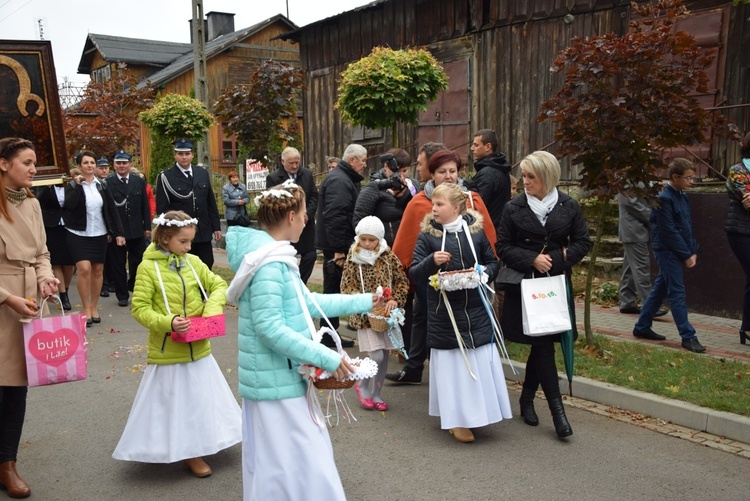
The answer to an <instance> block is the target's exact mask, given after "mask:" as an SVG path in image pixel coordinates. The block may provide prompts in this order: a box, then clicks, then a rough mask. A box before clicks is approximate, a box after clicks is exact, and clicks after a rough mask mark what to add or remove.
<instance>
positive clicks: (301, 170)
mask: <svg viewBox="0 0 750 501" xmlns="http://www.w3.org/2000/svg"><path fill="white" fill-rule="evenodd" d="M301 164H302V162H301V157H300V154H299V151H298V150H297V149H296V148H292V147H291V146H290V147H287V148H284V151H282V152H281V167H279V168H278V169H276V170H275V171H273V172H272V173H270V174H269V175H268V176H267V177H266V189H270V188H273V187H274V186H276V185H279V184H281V183H283V182H284V181H286V180H287V179H291V180H292V181H294V182H295V184H297V185H298V186H300V187H302V189H303V190H304V192H305V202H306V204H307V224H306V225H305V229H304V230H302V235H301V236H300V237H299V241H298V242H297V243H296V244H292V245H294V248H295V249H296V250H297V253H298V254H299V255H300V261H299V275H300V278H302V281H303V282H304V283H307V280H308V279H309V278H310V275H312V272H313V268H314V267H315V259H316V257H317V252H316V251H315V213H316V212H317V210H318V188H317V187H316V186H315V179H314V178H313V173H312V171H311V170H310V169H307V168H305V167H302V166H301Z"/></svg>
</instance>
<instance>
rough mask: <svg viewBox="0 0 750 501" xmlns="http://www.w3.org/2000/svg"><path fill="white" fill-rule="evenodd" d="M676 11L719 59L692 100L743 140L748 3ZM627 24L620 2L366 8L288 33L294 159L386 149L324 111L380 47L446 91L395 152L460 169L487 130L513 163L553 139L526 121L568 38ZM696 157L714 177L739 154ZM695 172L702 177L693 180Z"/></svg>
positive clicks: (747, 125) (394, 3) (725, 147)
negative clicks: (423, 70) (301, 84)
mask: <svg viewBox="0 0 750 501" xmlns="http://www.w3.org/2000/svg"><path fill="white" fill-rule="evenodd" d="M685 4H686V6H687V7H688V8H689V9H690V11H691V16H690V17H689V18H687V19H683V20H680V21H679V26H678V27H679V29H682V30H684V31H687V32H689V33H691V34H693V35H694V36H696V38H697V40H698V41H699V43H700V44H701V45H702V46H704V47H706V48H710V47H714V48H717V49H718V54H717V57H716V61H715V64H714V65H713V67H712V68H711V70H710V73H711V74H710V78H711V85H712V91H711V92H710V94H708V95H706V96H701V101H702V103H703V104H704V106H706V107H714V106H726V107H727V108H726V109H725V110H724V113H725V114H726V116H728V117H729V118H730V119H732V120H734V122H736V123H737V125H738V127H739V128H740V129H741V130H743V131H746V130H748V129H750V114H749V113H748V111H750V110H749V109H748V107H747V106H748V103H750V85H748V82H749V81H750V78H748V77H749V76H750V53H749V52H748V50H747V48H748V47H750V22H748V21H747V19H748V18H749V17H750V5H745V6H732V2H731V1H728V0H725V1H717V0H696V1H687V2H685ZM630 17H631V8H630V1H629V0H607V1H604V0H529V1H523V2H517V1H510V0H376V1H374V2H372V3H370V4H368V5H365V6H363V7H360V8H358V9H355V10H352V11H349V12H345V13H342V14H340V15H337V16H335V17H330V18H328V19H324V20H321V21H318V22H316V23H312V24H310V25H307V26H304V27H302V28H299V29H297V30H295V31H293V32H290V33H288V34H286V35H284V38H285V39H287V40H292V41H294V42H295V43H297V44H299V51H300V61H301V66H302V69H303V70H305V72H306V86H305V92H304V98H303V111H304V117H305V123H306V126H305V161H306V162H307V163H312V164H315V165H316V166H323V165H325V164H324V159H325V157H326V156H327V155H335V156H340V155H341V153H342V152H343V149H344V148H345V147H346V145H347V144H349V143H351V142H357V143H360V144H362V145H365V146H366V147H367V148H368V151H369V152H370V153H371V155H373V156H374V155H376V154H378V153H380V152H382V151H383V150H384V149H387V148H389V147H390V146H391V145H392V144H393V139H392V138H391V137H390V136H391V131H390V130H364V129H362V128H361V127H360V128H353V127H351V126H348V125H347V124H345V123H342V121H341V118H340V115H339V113H338V112H337V111H336V110H335V109H334V103H335V101H336V98H337V87H338V81H339V76H340V74H341V72H342V71H344V70H345V69H346V67H347V65H348V64H349V63H350V62H352V61H356V60H358V59H359V58H361V57H363V56H366V55H368V54H369V53H370V51H371V49H372V48H373V47H375V46H389V47H391V48H401V47H423V48H426V49H428V50H429V51H430V52H431V53H432V54H433V55H434V56H435V57H436V58H437V59H438V60H439V61H441V62H442V63H443V65H444V68H445V71H446V73H447V74H448V76H449V86H450V87H449V89H448V90H447V91H445V92H443V93H442V95H441V96H439V98H438V99H437V100H436V102H434V103H432V104H431V105H430V107H429V109H428V110H427V111H426V112H424V113H421V114H420V116H419V126H411V125H406V126H399V128H398V129H397V134H398V144H399V145H402V146H405V147H406V148H407V150H408V151H409V152H410V153H411V154H412V157H415V156H416V155H415V153H416V151H417V150H418V145H420V144H422V143H424V142H426V141H442V142H444V143H445V144H447V145H448V146H449V147H451V148H455V149H456V150H457V151H458V152H459V153H460V154H461V156H462V157H463V158H464V159H467V157H468V146H469V144H470V142H471V140H472V137H471V134H472V132H473V131H475V130H478V129H483V128H492V129H495V130H496V131H497V133H498V136H499V138H500V150H501V151H504V152H505V153H506V155H507V156H508V157H509V159H510V160H511V161H512V162H513V163H515V162H517V161H519V160H520V159H521V158H523V156H525V155H526V154H528V153H529V152H531V151H533V150H536V149H540V148H542V147H543V146H545V145H547V144H548V143H550V142H551V141H552V130H551V126H550V125H549V124H548V123H541V124H539V123H537V121H536V118H537V116H538V113H539V111H538V110H539V105H540V104H541V103H542V102H543V101H545V100H546V99H549V98H550V97H552V96H553V95H554V94H555V93H556V92H557V91H558V90H559V88H560V85H561V82H562V80H561V78H560V76H558V75H555V76H553V75H552V74H551V73H550V67H551V66H552V62H553V61H554V59H555V58H556V57H557V55H558V53H559V51H560V50H561V49H562V48H564V47H566V46H567V45H569V42H570V40H571V38H572V37H574V36H579V37H584V36H594V35H601V34H605V33H610V32H614V33H617V34H622V33H625V32H626V31H627V30H628V29H629V28H628V26H629V25H628V23H629V20H630ZM551 151H554V147H552V148H551ZM695 153H696V154H697V155H699V156H700V157H702V158H705V159H706V160H707V161H708V162H709V163H711V164H713V165H714V166H716V167H717V168H720V169H721V168H725V167H727V166H728V165H731V164H732V162H733V161H736V159H737V156H738V153H739V149H738V147H737V145H735V144H733V143H727V142H726V141H718V140H712V141H711V142H710V143H709V144H706V145H703V146H701V147H699V148H696V149H695ZM375 163H376V162H374V161H373V162H372V165H371V167H375ZM319 174H320V175H322V173H319ZM705 174H706V168H705V167H701V170H700V171H699V175H701V176H703V175H705ZM563 177H564V178H566V179H574V178H575V177H576V171H575V169H574V168H573V167H571V166H570V165H569V164H566V165H565V166H564V174H563Z"/></svg>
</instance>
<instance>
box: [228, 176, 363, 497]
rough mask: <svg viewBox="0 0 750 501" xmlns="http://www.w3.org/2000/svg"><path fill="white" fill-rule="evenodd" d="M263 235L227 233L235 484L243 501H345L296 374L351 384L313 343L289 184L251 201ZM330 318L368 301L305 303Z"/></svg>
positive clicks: (301, 218) (294, 189)
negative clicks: (233, 307)
mask: <svg viewBox="0 0 750 501" xmlns="http://www.w3.org/2000/svg"><path fill="white" fill-rule="evenodd" d="M255 204H256V205H257V206H258V222H259V223H260V224H261V225H262V227H263V228H264V229H265V231H258V230H254V229H252V228H243V227H239V226H233V227H231V228H230V229H229V231H228V232H227V257H228V258H229V265H230V266H231V267H232V268H233V269H235V270H237V275H236V276H235V278H234V279H233V280H232V285H231V287H230V288H229V292H228V296H229V300H230V301H231V302H234V303H235V304H237V305H238V307H239V341H238V346H239V369H240V373H239V379H240V394H241V396H242V426H243V437H244V439H243V443H242V463H243V467H242V477H243V491H244V499H245V500H251V499H252V500H261V499H285V500H299V499H326V500H343V499H346V497H345V495H344V488H343V486H342V485H341V479H340V478H339V475H338V471H337V470H336V464H335V463H334V459H333V448H332V446H331V440H330V438H329V436H328V430H327V429H326V428H325V426H322V427H321V426H318V424H316V423H315V422H314V421H313V419H312V417H311V409H309V408H308V401H307V399H306V398H305V394H306V392H307V384H308V383H307V382H306V381H305V379H303V377H302V375H301V374H300V372H299V368H300V364H311V365H314V366H316V367H320V368H322V369H324V370H326V371H328V372H330V373H333V374H334V377H335V378H336V379H339V380H341V379H345V378H347V377H348V376H349V372H350V371H351V370H352V367H351V366H350V365H349V362H348V361H347V360H346V359H345V358H343V357H342V356H341V355H340V354H339V353H338V352H336V351H333V350H331V349H330V348H327V347H326V346H324V345H322V344H320V343H317V342H314V341H313V340H312V332H311V329H312V321H311V319H310V317H311V315H314V316H319V315H320V313H319V312H318V310H317V307H316V306H315V305H314V303H313V301H312V300H311V299H310V297H311V294H310V293H309V292H306V291H305V290H303V288H304V287H305V285H304V283H302V281H301V280H300V277H299V269H298V268H297V260H296V258H295V255H296V251H295V250H294V247H292V245H291V243H292V242H296V241H297V240H298V239H299V237H300V235H301V233H302V230H303V229H304V228H305V223H306V221H307V215H306V214H307V213H306V206H305V193H304V191H303V190H302V189H301V188H300V187H298V186H297V185H296V184H294V183H293V182H291V181H287V182H286V183H284V184H283V185H280V186H277V187H276V188H273V189H270V190H268V191H264V192H263V193H262V194H261V195H260V196H258V197H257V198H256V200H255ZM312 296H314V298H315V302H317V303H318V305H319V306H320V308H321V309H322V310H323V313H325V314H326V315H330V316H334V317H336V316H341V315H350V314H353V313H363V312H366V311H370V310H371V309H372V306H373V302H374V301H377V298H376V297H374V296H373V294H355V295H343V294H330V295H322V294H312Z"/></svg>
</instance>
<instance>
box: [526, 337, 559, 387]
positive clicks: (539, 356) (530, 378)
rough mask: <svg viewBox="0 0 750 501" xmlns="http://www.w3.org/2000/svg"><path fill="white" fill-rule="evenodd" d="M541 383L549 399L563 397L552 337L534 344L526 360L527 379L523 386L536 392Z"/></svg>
mask: <svg viewBox="0 0 750 501" xmlns="http://www.w3.org/2000/svg"><path fill="white" fill-rule="evenodd" d="M540 384H541V385H542V390H543V391H544V396H545V397H547V400H553V399H555V398H560V397H561V395H560V384H559V383H558V379H557V366H556V365H555V343H554V342H553V341H552V339H550V340H546V339H545V340H544V341H543V342H542V343H540V344H532V345H531V353H529V359H528V361H527V362H526V379H525V380H524V382H523V387H524V388H526V389H528V390H533V391H535V392H536V390H537V388H539V385H540Z"/></svg>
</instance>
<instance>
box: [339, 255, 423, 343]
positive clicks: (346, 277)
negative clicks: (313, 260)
mask: <svg viewBox="0 0 750 501" xmlns="http://www.w3.org/2000/svg"><path fill="white" fill-rule="evenodd" d="M361 266H362V277H363V278H364V282H365V286H364V290H363V288H362V279H361V278H360V275H359V267H360V265H359V264H356V263H354V262H352V250H351V249H349V254H348V255H347V256H346V264H345V265H344V272H343V274H342V276H341V292H342V293H344V294H359V293H362V292H369V293H373V294H374V293H375V289H377V288H378V285H382V286H383V287H389V288H390V289H391V292H392V293H393V297H392V299H395V300H396V302H397V303H398V307H399V308H403V307H404V305H405V304H406V294H407V293H408V292H409V281H408V280H407V278H406V274H405V273H404V269H403V266H402V265H401V261H399V259H398V258H397V257H396V254H394V253H393V252H392V251H391V250H390V249H389V250H387V251H385V252H384V253H382V254H381V255H380V257H379V258H378V259H377V261H375V264H374V265H373V266H370V265H367V264H363V265H361ZM349 325H350V326H351V327H352V328H354V329H367V328H369V327H370V322H369V320H368V319H367V315H366V314H363V315H360V314H356V315H351V316H350V317H349Z"/></svg>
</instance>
